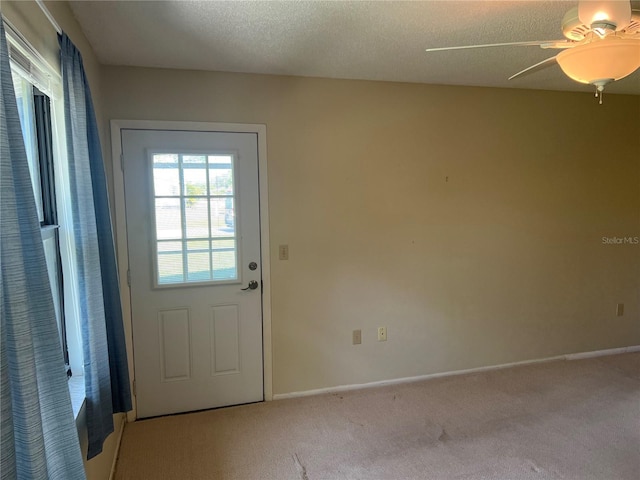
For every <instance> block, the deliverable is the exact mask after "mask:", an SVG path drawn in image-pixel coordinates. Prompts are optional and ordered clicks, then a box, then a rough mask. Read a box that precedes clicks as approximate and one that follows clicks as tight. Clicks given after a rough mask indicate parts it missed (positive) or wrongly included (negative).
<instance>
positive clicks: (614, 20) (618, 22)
mask: <svg viewBox="0 0 640 480" xmlns="http://www.w3.org/2000/svg"><path fill="white" fill-rule="evenodd" d="M578 16H579V18H580V21H581V22H582V23H583V24H584V25H587V26H590V27H591V29H592V30H594V31H596V32H598V31H601V32H607V31H609V32H611V31H616V30H622V29H623V28H624V27H626V26H627V25H628V24H629V22H630V21H631V2H628V1H620V0H609V1H606V0H582V1H580V3H579V4H578Z"/></svg>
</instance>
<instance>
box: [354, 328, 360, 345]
mask: <svg viewBox="0 0 640 480" xmlns="http://www.w3.org/2000/svg"><path fill="white" fill-rule="evenodd" d="M361 343H362V330H354V331H353V344H354V345H360V344H361Z"/></svg>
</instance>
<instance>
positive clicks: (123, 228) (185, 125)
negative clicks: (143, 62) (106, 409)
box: [110, 120, 273, 422]
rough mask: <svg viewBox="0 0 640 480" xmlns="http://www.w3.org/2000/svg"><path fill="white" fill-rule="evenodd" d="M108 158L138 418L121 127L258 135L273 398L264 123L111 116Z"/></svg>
mask: <svg viewBox="0 0 640 480" xmlns="http://www.w3.org/2000/svg"><path fill="white" fill-rule="evenodd" d="M110 125H111V158H112V170H113V189H114V203H113V205H114V207H115V208H114V214H115V218H114V223H115V226H116V229H115V230H116V231H115V242H116V253H117V259H118V274H119V278H120V297H121V302H122V315H123V320H124V330H125V341H126V346H127V357H128V363H129V378H130V382H131V392H132V394H133V402H132V403H133V410H132V411H130V412H128V413H127V420H128V421H130V422H132V421H134V420H136V418H137V405H136V396H135V388H134V385H135V370H134V361H133V359H134V355H135V352H134V350H133V326H132V323H131V290H130V287H129V284H128V281H127V271H128V269H129V250H128V246H127V220H126V210H125V208H126V207H125V195H124V168H123V167H124V165H123V156H122V130H129V129H137V130H176V131H192V132H193V131H196V132H225V133H226V132H228V133H255V134H257V137H258V188H259V190H260V192H259V194H260V197H259V198H260V209H259V217H260V255H261V257H262V281H263V292H262V355H263V362H262V369H263V389H264V399H265V401H271V400H273V363H272V358H273V356H272V350H271V267H270V255H269V253H270V249H269V195H268V182H267V126H266V125H262V124H245V123H217V122H216V123H210V122H181V121H159V120H111V122H110Z"/></svg>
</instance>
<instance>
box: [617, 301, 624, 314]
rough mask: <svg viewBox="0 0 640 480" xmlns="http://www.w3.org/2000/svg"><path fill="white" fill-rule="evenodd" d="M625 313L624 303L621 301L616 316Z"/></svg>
mask: <svg viewBox="0 0 640 480" xmlns="http://www.w3.org/2000/svg"><path fill="white" fill-rule="evenodd" d="M623 315H624V303H619V304H618V305H617V306H616V316H618V317H621V316H623Z"/></svg>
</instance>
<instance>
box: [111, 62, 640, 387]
mask: <svg viewBox="0 0 640 480" xmlns="http://www.w3.org/2000/svg"><path fill="white" fill-rule="evenodd" d="M103 74H104V76H103V87H104V90H103V91H104V94H105V98H104V100H105V101H104V107H105V115H106V118H105V119H149V120H185V121H207V122H212V121H213V122H240V123H242V122H245V123H264V124H266V125H267V141H268V162H269V170H268V173H269V206H270V218H271V224H270V230H271V238H270V240H271V247H272V251H271V264H272V270H271V275H272V276H271V278H272V304H273V309H272V322H273V369H274V370H273V371H274V393H276V394H278V393H287V392H293V391H302V390H309V389H316V388H323V387H330V386H336V385H343V384H355V383H363V382H371V381H376V380H383V379H391V378H398V377H407V376H414V375H422V374H428V373H433V372H443V371H451V370H456V369H465V368H472V367H478V366H485V365H492V364H500V363H506V362H513V361H519V360H526V359H534V358H542V357H548V356H553V355H558V354H565V353H572V352H583V351H593V350H599V349H606V348H612V347H621V346H628V345H635V344H639V343H640V327H639V317H640V307H639V304H638V295H639V291H640V246H639V245H622V246H611V245H603V244H602V240H601V237H603V236H620V237H621V236H638V235H640V160H639V158H640V157H639V156H638V151H640V98H639V97H632V96H614V95H609V96H605V104H604V105H602V106H599V105H598V104H597V102H596V100H595V99H594V98H593V96H592V95H590V94H574V93H559V92H544V91H520V90H499V89H488V88H466V87H445V86H429V85H414V84H398V83H381V82H364V81H343V80H328V79H311V78H295V77H279V76H259V75H242V74H223V73H207V72H196V71H177V70H160V69H144V68H128V67H104V68H103ZM109 170H110V167H109V168H108V171H109ZM279 244H288V245H289V247H290V259H289V260H288V261H279V260H278V256H277V248H278V245H279ZM619 302H620V303H624V304H625V314H624V316H623V317H620V318H618V317H616V316H615V307H616V304H617V303H619ZM378 326H386V327H387V328H388V341H387V342H386V343H378V342H377V341H376V328H377V327H378ZM353 329H362V338H363V344H362V345H360V346H352V345H351V331H352V330H353Z"/></svg>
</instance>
